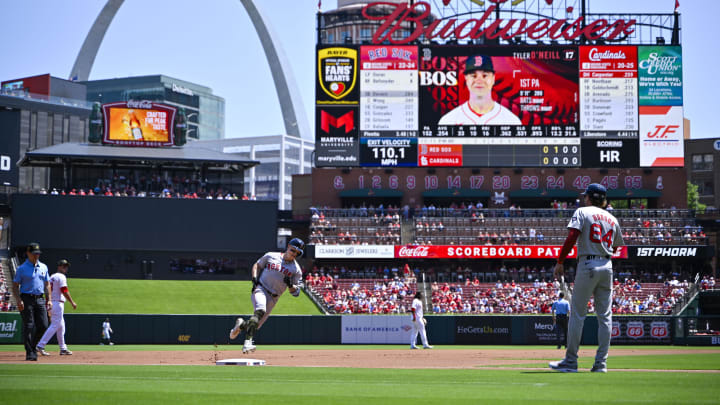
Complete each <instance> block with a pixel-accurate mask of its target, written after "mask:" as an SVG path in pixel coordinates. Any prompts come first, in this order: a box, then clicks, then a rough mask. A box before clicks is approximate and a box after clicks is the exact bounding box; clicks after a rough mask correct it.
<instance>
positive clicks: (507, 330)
mask: <svg viewBox="0 0 720 405" xmlns="http://www.w3.org/2000/svg"><path fill="white" fill-rule="evenodd" d="M248 316H249V315H244V317H246V318H247V317H248ZM106 317H108V318H109V319H110V323H111V326H112V329H113V331H114V333H113V335H112V341H113V342H114V343H116V344H214V343H216V344H228V343H238V344H242V335H241V337H240V338H239V339H237V340H235V341H233V342H230V341H229V338H228V333H229V331H230V329H231V328H232V326H233V325H234V323H235V317H234V316H229V315H133V314H115V315H110V316H106V315H101V314H66V315H65V322H66V325H67V328H66V333H65V337H66V340H67V342H68V343H70V344H99V343H100V342H101V332H102V323H103V321H104V320H105V318H106ZM426 318H427V320H428V325H427V334H428V337H429V339H430V343H431V344H439V345H454V344H463V345H492V344H517V345H526V344H527V345H529V344H532V345H537V344H547V345H554V344H556V342H557V340H556V331H555V328H554V326H553V324H552V318H551V317H550V316H502V315H488V316H473V315H466V316H464V315H459V316H453V315H429V316H427V317H426ZM0 322H1V323H0V330H2V329H3V328H5V329H8V330H10V329H13V325H15V326H14V327H15V330H16V331H15V332H13V337H12V339H13V341H12V342H11V341H9V340H0V343H19V342H20V340H19V339H20V329H21V321H20V317H19V315H18V314H16V313H15V314H0ZM676 323H677V322H674V321H673V318H672V317H650V316H616V317H614V318H613V338H612V339H613V340H612V341H613V343H614V344H643V345H648V344H658V345H660V344H663V345H667V344H672V343H673V342H674V341H675V340H674V337H675V333H674V325H675V324H676ZM8 333H10V332H8ZM411 333H412V323H411V322H410V317H409V316H407V315H325V316H318V315H274V316H271V317H270V318H269V319H268V321H267V322H266V323H265V325H263V327H262V328H261V329H260V331H259V332H258V333H257V335H256V338H255V340H256V342H257V343H259V344H409V341H410V336H411ZM53 340H54V339H53ZM51 342H52V341H51ZM582 344H587V345H594V344H597V319H596V318H595V317H594V316H589V317H587V318H586V320H585V326H584V328H583V337H582Z"/></svg>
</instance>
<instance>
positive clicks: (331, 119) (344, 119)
mask: <svg viewBox="0 0 720 405" xmlns="http://www.w3.org/2000/svg"><path fill="white" fill-rule="evenodd" d="M330 128H344V129H345V133H346V134H347V133H349V132H350V131H352V130H353V129H355V111H353V110H350V111H348V112H346V113H345V114H343V115H341V116H339V117H335V116H333V115H332V114H330V113H329V112H327V111H325V110H321V111H320V129H322V130H323V131H325V132H326V133H328V134H329V133H330Z"/></svg>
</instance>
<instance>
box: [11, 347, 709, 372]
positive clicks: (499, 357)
mask: <svg viewBox="0 0 720 405" xmlns="http://www.w3.org/2000/svg"><path fill="white" fill-rule="evenodd" d="M685 353H717V350H692V351H688V350H683V349H657V350H655V349H652V350H645V349H616V350H612V349H611V353H610V355H611V356H634V355H663V354H685ZM579 354H580V356H581V357H584V356H594V354H595V352H594V350H581V351H580V353H579ZM563 355H564V350H555V349H540V350H538V349H534V350H522V349H516V350H467V349H464V350H461V349H459V350H447V349H445V350H437V349H433V350H423V349H419V350H409V349H408V350H385V349H378V350H262V348H260V350H258V351H257V352H255V353H251V354H249V355H244V354H242V352H241V351H240V350H237V351H235V350H222V351H221V350H218V351H87V352H81V351H74V353H73V355H72V356H59V355H58V353H57V352H53V353H52V355H51V356H47V357H41V358H40V359H39V361H38V363H44V364H112V365H213V364H215V361H217V360H222V359H230V358H254V359H262V360H265V361H266V363H267V365H268V366H284V367H353V368H400V369H472V368H477V367H484V366H507V365H518V364H537V363H538V362H543V361H549V360H557V359H560V358H562V356H563ZM11 363H27V362H26V361H25V353H24V352H0V364H11ZM657 371H663V370H657ZM686 371H687V370H686ZM704 372H720V370H709V371H704Z"/></svg>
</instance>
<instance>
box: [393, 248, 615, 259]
mask: <svg viewBox="0 0 720 405" xmlns="http://www.w3.org/2000/svg"><path fill="white" fill-rule="evenodd" d="M560 249H562V246H537V245H536V246H487V245H482V246H472V245H468V246H457V245H408V246H395V258H396V259H554V258H557V257H558V255H559V254H560ZM576 255H577V250H576V249H575V248H574V247H573V249H572V251H570V254H569V255H568V257H569V258H574V257H576ZM627 257H628V251H627V246H622V247H620V248H619V249H618V250H617V252H616V253H615V255H613V258H615V259H627Z"/></svg>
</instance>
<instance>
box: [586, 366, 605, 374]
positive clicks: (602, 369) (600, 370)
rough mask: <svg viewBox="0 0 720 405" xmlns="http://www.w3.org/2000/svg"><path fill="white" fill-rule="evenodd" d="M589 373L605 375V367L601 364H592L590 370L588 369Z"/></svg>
mask: <svg viewBox="0 0 720 405" xmlns="http://www.w3.org/2000/svg"><path fill="white" fill-rule="evenodd" d="M590 372H591V373H607V367H605V366H603V365H602V364H593V366H592V368H591V369H590Z"/></svg>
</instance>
